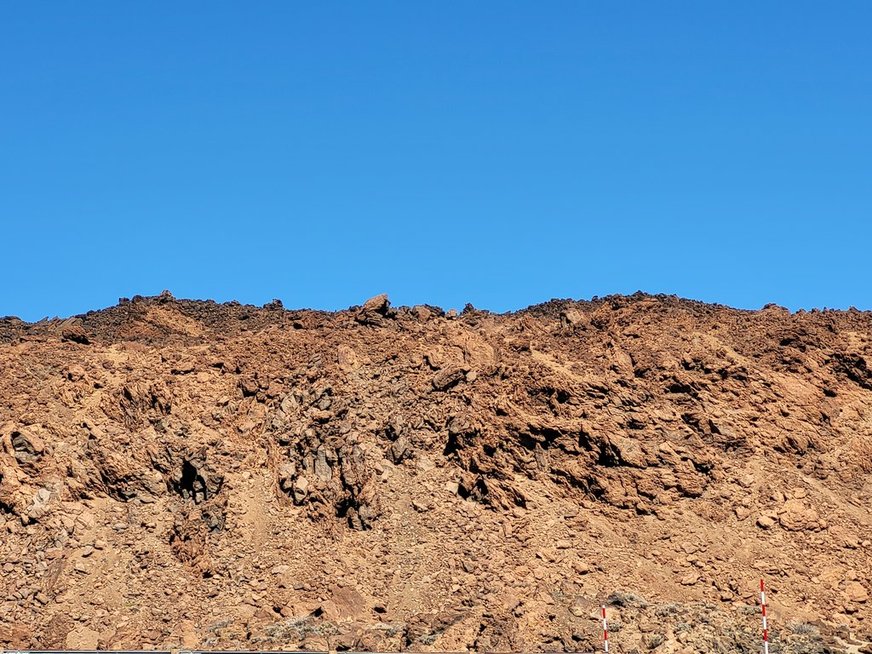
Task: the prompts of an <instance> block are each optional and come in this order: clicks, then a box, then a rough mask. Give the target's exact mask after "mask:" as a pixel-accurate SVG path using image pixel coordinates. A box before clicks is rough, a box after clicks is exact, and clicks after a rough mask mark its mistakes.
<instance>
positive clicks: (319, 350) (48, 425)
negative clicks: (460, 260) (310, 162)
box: [0, 293, 872, 654]
mask: <svg viewBox="0 0 872 654" xmlns="http://www.w3.org/2000/svg"><path fill="white" fill-rule="evenodd" d="M870 337H872V314H869V313H863V312H857V311H848V312H836V311H822V312H820V311H813V312H810V313H802V312H801V313H798V314H790V313H789V312H787V311H786V310H784V309H781V308H778V307H774V306H771V307H767V308H765V309H763V310H762V311H758V312H748V311H738V310H734V309H730V308H726V307H721V306H712V305H705V304H701V303H697V302H690V301H685V300H679V299H676V298H672V297H660V296H658V297H651V296H644V295H641V294H639V295H635V296H632V297H610V298H606V299H602V300H595V301H592V302H571V301H553V302H550V303H547V304H544V305H540V306H535V307H531V308H529V309H527V310H525V311H521V312H518V313H515V314H510V315H495V314H490V313H487V312H481V311H477V310H475V309H474V308H472V307H467V308H466V309H465V310H464V311H463V312H462V313H461V314H459V315H458V314H457V312H447V313H446V312H444V311H442V310H441V309H438V308H436V307H429V306H419V307H415V308H397V309H394V308H392V307H391V306H390V304H389V303H388V301H387V298H385V297H378V298H373V299H372V300H370V301H368V302H367V303H366V304H365V305H363V306H362V307H353V308H351V309H349V310H348V311H342V312H338V313H322V312H314V311H287V310H285V309H284V308H282V306H281V304H280V303H278V302H274V303H271V304H269V305H267V306H265V307H263V308H256V307H251V306H242V305H239V304H235V303H231V304H227V305H218V304H215V303H212V302H194V301H177V300H175V299H173V298H172V296H171V295H169V294H168V293H165V294H163V295H161V296H159V297H155V298H139V297H138V298H134V300H133V301H122V303H121V304H119V305H118V306H116V307H112V308H110V309H106V310H104V311H99V312H91V313H89V314H87V315H84V316H79V317H76V318H72V319H68V320H51V321H43V322H40V323H34V324H28V323H24V322H21V321H19V320H17V319H12V318H10V319H5V320H0V534H2V539H0V646H5V647H7V648H9V647H41V648H58V647H96V646H99V647H107V648H138V647H150V646H159V647H204V648H233V647H239V648H243V647H245V648H254V647H257V648H262V649H279V648H284V649H293V648H297V647H302V648H313V649H326V648H330V649H340V650H341V649H349V648H356V649H379V650H385V651H391V650H399V649H407V650H432V651H458V650H466V649H476V650H502V651H505V650H533V651H541V650H550V651H564V650H579V651H584V650H593V649H598V648H599V647H600V637H601V635H600V631H599V622H598V620H597V612H598V607H599V605H600V604H601V603H608V604H609V614H610V618H611V622H612V637H611V639H612V647H613V649H614V650H615V651H624V652H631V651H648V650H650V651H655V652H663V653H669V652H691V651H700V650H703V649H705V650H708V651H723V652H728V651H745V652H756V651H757V650H758V648H759V631H760V629H759V615H758V612H759V609H758V607H757V606H756V604H755V591H756V588H757V583H758V579H759V578H760V577H761V576H762V577H765V578H766V579H767V581H768V583H769V585H770V587H771V593H770V602H771V607H770V608H771V612H772V626H773V637H774V639H775V642H774V644H773V652H778V651H791V652H803V653H807V654H811V653H813V652H822V651H826V650H832V651H846V652H847V651H854V652H856V651H858V650H861V649H865V651H870V650H869V646H868V644H866V642H867V641H869V640H872V611H870V606H872V599H870V597H869V594H870V593H872V583H870V578H872V565H870V563H872V543H870V538H872V532H870V523H872V511H870V503H872V476H870V472H872V340H870Z"/></svg>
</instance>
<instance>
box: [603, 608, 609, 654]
mask: <svg viewBox="0 0 872 654" xmlns="http://www.w3.org/2000/svg"><path fill="white" fill-rule="evenodd" d="M603 651H604V652H605V653H606V654H609V623H608V622H606V605H605V604H603Z"/></svg>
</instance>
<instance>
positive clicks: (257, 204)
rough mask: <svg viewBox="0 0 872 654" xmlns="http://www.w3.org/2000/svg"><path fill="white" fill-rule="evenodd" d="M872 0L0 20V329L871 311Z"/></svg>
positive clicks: (99, 6)
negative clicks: (304, 316) (351, 314)
mask: <svg viewBox="0 0 872 654" xmlns="http://www.w3.org/2000/svg"><path fill="white" fill-rule="evenodd" d="M870 30H872V3H870V2H867V1H865V0H864V1H854V2H852V1H839V2H825V1H823V0H821V1H820V2H804V1H801V0H792V1H791V2H784V1H783V0H778V1H777V2H765V1H760V0H754V1H753V2H752V1H748V2H735V1H729V2H727V1H723V2H718V1H706V2H693V1H690V0H685V1H682V2H671V1H667V0H658V1H656V2H651V1H650V0H644V1H639V2H629V1H627V2H624V1H613V0H608V1H606V0H602V1H598V2H596V1H592V0H586V1H578V0H573V1H571V2H559V1H548V2H535V1H532V0H531V1H528V2H510V1H507V0H499V1H498V2H496V1H495V2H486V1H476V2H456V1H450V0H440V1H438V2H425V1H423V0H415V1H413V2H409V1H407V0H403V1H397V2H379V1H365V2H351V1H349V2H329V1H326V2H320V1H319V2H285V1H282V2H218V1H214V0H210V1H208V2H192V1H185V2H115V1H113V2H98V1H92V0H89V1H88V2H72V1H70V2H41V1H33V2H5V3H3V4H2V5H0V227H2V231H0V234H2V239H3V246H2V248H0V253H2V254H0V256H2V264H3V265H2V273H3V274H2V277H0V315H6V314H10V315H18V316H21V317H23V318H26V319H31V320H33V319H39V318H41V317H43V316H55V315H60V316H65V315H70V314H73V313H79V312H83V311H86V310H89V309H94V308H101V307H104V306H107V305H111V304H114V303H115V302H116V301H117V299H118V298H119V297H121V296H132V295H134V294H137V293H138V294H146V295H148V294H156V293H159V292H160V291H161V290H163V289H165V288H167V289H169V290H171V291H172V292H173V294H175V295H176V296H177V297H195V298H214V299H217V300H222V301H224V300H230V299H238V300H240V301H242V302H250V303H255V304H261V303H263V302H267V301H269V300H271V299H272V298H280V299H281V300H282V301H283V302H284V303H285V306H288V307H315V308H324V309H334V308H341V307H346V306H348V305H351V304H359V303H360V302H362V301H363V300H364V299H366V298H367V297H368V296H370V295H374V294H376V293H379V292H383V291H384V292H388V293H389V294H390V295H391V298H392V300H393V301H394V303H395V304H416V303H422V302H427V303H432V304H438V305H441V306H444V307H446V308H448V307H458V308H462V306H463V305H464V304H465V303H466V302H471V303H473V304H474V305H475V306H477V307H481V308H487V309H491V310H495V311H504V310H510V309H517V308H521V307H524V306H526V305H528V304H532V303H536V302H541V301H545V300H548V299H550V298H553V297H575V298H589V297H591V296H592V295H606V294H609V293H632V292H634V291H636V290H639V289H641V290H644V291H648V292H652V293H660V292H662V293H676V294H679V295H682V296H686V297H691V298H696V299H701V300H706V301H712V302H721V303H725V304H730V305H733V306H739V307H746V308H757V307H760V306H762V305H763V304H765V303H767V302H776V303H778V304H782V305H785V306H788V307H790V308H792V309H796V308H800V307H806V308H808V307H814V306H818V307H823V306H829V307H848V306H851V305H854V306H857V307H859V308H864V309H872V284H870V282H872V269H870V259H872V225H870V222H872V35H870V34H872V32H870Z"/></svg>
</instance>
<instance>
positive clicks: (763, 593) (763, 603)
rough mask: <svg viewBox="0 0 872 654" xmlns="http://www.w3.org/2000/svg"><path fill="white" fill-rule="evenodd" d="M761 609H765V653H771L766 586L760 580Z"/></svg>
mask: <svg viewBox="0 0 872 654" xmlns="http://www.w3.org/2000/svg"><path fill="white" fill-rule="evenodd" d="M760 610H761V611H763V654H769V624H768V623H767V621H766V587H765V586H764V585H763V580H762V579H761V580H760Z"/></svg>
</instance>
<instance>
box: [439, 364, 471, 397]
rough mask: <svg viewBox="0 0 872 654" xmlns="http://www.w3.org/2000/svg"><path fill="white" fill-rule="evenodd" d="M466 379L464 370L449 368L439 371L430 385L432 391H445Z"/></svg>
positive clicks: (455, 367)
mask: <svg viewBox="0 0 872 654" xmlns="http://www.w3.org/2000/svg"><path fill="white" fill-rule="evenodd" d="M465 377H466V370H465V369H464V368H462V367H461V366H451V367H448V368H444V369H443V370H440V371H439V372H437V373H436V374H435V375H433V379H432V381H431V383H432V384H433V388H434V390H437V391H445V390H448V389H449V388H451V387H452V386H454V385H455V384H457V383H458V382H460V381H462V380H463V379H465Z"/></svg>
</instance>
